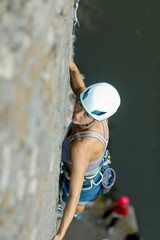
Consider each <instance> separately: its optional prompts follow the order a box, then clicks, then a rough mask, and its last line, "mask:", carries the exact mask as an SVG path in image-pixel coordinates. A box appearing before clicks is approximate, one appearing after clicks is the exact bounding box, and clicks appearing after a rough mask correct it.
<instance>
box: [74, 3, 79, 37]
mask: <svg viewBox="0 0 160 240" xmlns="http://www.w3.org/2000/svg"><path fill="white" fill-rule="evenodd" d="M79 1H80V0H75V4H74V18H73V35H74V34H75V28H76V25H78V26H79V27H80V23H79V20H78V18H77V11H78V7H79Z"/></svg>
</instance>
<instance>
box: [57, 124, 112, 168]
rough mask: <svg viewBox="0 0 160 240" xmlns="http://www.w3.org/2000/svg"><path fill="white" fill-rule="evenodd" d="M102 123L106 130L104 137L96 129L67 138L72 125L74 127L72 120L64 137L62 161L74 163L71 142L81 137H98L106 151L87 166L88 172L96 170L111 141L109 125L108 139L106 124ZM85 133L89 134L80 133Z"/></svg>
mask: <svg viewBox="0 0 160 240" xmlns="http://www.w3.org/2000/svg"><path fill="white" fill-rule="evenodd" d="M102 124H103V130H104V137H103V136H102V135H101V134H99V133H98V132H96V131H93V130H88V131H84V132H77V133H76V134H74V136H73V137H72V138H71V139H69V140H67V137H68V133H69V132H70V130H71V127H72V122H71V123H70V125H69V127H68V131H67V133H66V136H65V138H64V140H63V142H62V155H61V159H62V161H63V162H66V163H69V164H71V165H72V161H71V155H70V152H69V145H70V143H71V142H73V141H74V140H76V139H77V138H81V137H91V138H96V139H98V140H99V141H100V142H101V143H102V144H103V145H104V151H103V153H102V156H101V157H100V158H99V159H98V160H96V161H95V162H92V163H89V164H88V168H87V170H86V172H91V171H94V170H95V169H96V168H97V167H98V166H99V165H100V164H101V162H102V160H103V157H104V154H105V150H106V148H107V145H108V141H109V130H108V125H107V130H108V138H107V139H106V128H105V124H104V122H102ZM106 124H107V122H106ZM84 133H85V134H86V133H87V134H86V135H80V134H84ZM89 133H94V135H89ZM100 137H101V138H100ZM102 139H103V141H104V142H103V141H102Z"/></svg>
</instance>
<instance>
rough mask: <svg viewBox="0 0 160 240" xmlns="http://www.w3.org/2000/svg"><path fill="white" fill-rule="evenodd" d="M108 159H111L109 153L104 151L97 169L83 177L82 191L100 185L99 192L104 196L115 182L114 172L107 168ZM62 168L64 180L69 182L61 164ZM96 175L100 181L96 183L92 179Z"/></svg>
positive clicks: (65, 168) (65, 170)
mask: <svg viewBox="0 0 160 240" xmlns="http://www.w3.org/2000/svg"><path fill="white" fill-rule="evenodd" d="M110 159H111V156H110V153H109V151H108V150H107V149H106V151H105V155H104V157H103V161H102V163H101V164H100V166H99V168H98V169H97V170H96V171H95V172H94V173H93V174H90V175H86V176H84V181H83V183H84V184H83V187H82V191H83V190H84V191H86V190H90V189H91V188H92V187H93V185H94V186H98V185H99V184H101V192H102V193H103V194H106V193H108V192H109V191H110V189H111V187H112V186H113V184H114V183H115V180H116V174H115V171H114V170H113V169H112V168H110V167H109V164H110V163H111V161H110ZM62 168H63V173H64V174H63V176H64V178H65V179H66V180H68V181H70V175H69V172H68V169H67V167H66V165H65V164H63V165H62ZM98 174H99V175H100V179H99V180H98V182H95V181H94V179H95V177H96V176H97V175H98Z"/></svg>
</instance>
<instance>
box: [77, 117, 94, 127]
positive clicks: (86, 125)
mask: <svg viewBox="0 0 160 240" xmlns="http://www.w3.org/2000/svg"><path fill="white" fill-rule="evenodd" d="M94 121H95V119H93V121H92V122H90V123H88V124H78V125H79V126H81V127H90V126H91V124H92V123H94Z"/></svg>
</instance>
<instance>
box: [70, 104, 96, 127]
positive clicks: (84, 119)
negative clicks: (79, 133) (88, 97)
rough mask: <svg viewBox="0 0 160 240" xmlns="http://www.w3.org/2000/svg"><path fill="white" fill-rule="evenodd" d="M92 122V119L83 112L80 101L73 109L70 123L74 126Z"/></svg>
mask: <svg viewBox="0 0 160 240" xmlns="http://www.w3.org/2000/svg"><path fill="white" fill-rule="evenodd" d="M92 121H93V118H92V117H91V116H90V115H89V114H88V113H87V112H86V111H85V109H84V108H83V106H82V104H81V102H80V101H78V102H77V104H76V106H75V107H74V111H73V115H72V122H73V123H74V124H88V123H90V122H92Z"/></svg>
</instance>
